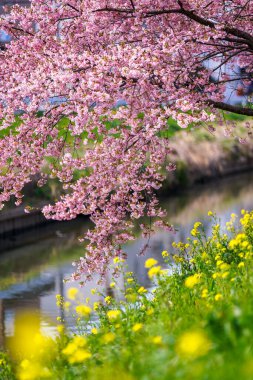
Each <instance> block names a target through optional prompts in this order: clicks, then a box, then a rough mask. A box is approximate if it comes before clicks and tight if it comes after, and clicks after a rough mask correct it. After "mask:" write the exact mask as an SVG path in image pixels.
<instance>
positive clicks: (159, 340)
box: [152, 335, 163, 346]
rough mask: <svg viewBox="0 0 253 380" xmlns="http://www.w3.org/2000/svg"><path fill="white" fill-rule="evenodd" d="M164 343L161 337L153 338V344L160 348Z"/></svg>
mask: <svg viewBox="0 0 253 380" xmlns="http://www.w3.org/2000/svg"><path fill="white" fill-rule="evenodd" d="M162 342H163V339H162V337H161V336H160V335H157V336H154V337H153V338H152V343H154V344H157V345H158V346H160V345H161V344H162Z"/></svg>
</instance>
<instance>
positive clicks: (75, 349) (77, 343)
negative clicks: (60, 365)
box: [62, 336, 91, 364]
mask: <svg viewBox="0 0 253 380" xmlns="http://www.w3.org/2000/svg"><path fill="white" fill-rule="evenodd" d="M86 344H87V339H86V338H85V337H84V336H75V337H74V338H73V340H71V341H70V342H69V343H68V344H67V346H66V347H65V348H64V349H63V350H62V353H63V355H65V356H67V359H68V362H69V363H70V364H75V363H82V362H83V361H84V360H87V359H89V358H90V357H91V353H90V352H89V351H88V350H86V349H84V347H85V346H86Z"/></svg>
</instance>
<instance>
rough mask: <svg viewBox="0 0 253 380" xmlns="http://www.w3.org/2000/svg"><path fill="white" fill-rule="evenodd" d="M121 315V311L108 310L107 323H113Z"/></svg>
mask: <svg viewBox="0 0 253 380" xmlns="http://www.w3.org/2000/svg"><path fill="white" fill-rule="evenodd" d="M120 315H121V311H120V310H109V311H108V312H107V317H108V319H109V321H111V322H113V321H115V320H117V319H118V318H119V317H120Z"/></svg>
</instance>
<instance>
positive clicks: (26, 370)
mask: <svg viewBox="0 0 253 380" xmlns="http://www.w3.org/2000/svg"><path fill="white" fill-rule="evenodd" d="M18 379H19V380H37V379H52V374H51V373H50V371H49V369H48V368H47V367H45V366H43V365H42V364H40V363H39V362H31V361H30V360H28V359H25V360H22V362H21V363H20V368H19V370H18Z"/></svg>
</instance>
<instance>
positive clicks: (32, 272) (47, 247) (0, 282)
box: [0, 173, 253, 346]
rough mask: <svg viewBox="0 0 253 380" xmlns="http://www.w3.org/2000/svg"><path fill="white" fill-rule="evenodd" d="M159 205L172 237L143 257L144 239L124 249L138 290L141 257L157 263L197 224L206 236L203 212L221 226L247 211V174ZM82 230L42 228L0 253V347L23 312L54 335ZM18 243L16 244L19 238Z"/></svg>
mask: <svg viewBox="0 0 253 380" xmlns="http://www.w3.org/2000/svg"><path fill="white" fill-rule="evenodd" d="M162 202H163V204H164V206H165V207H166V209H167V210H168V220H169V222H170V223H172V224H174V226H176V228H177V230H178V232H177V233H176V235H172V234H169V233H167V232H162V231H157V232H156V233H155V234H154V236H153V237H152V238H151V240H150V242H149V245H150V247H149V249H148V251H147V254H146V255H145V257H142V256H138V252H140V250H141V248H142V247H143V245H144V244H145V240H144V239H142V238H139V239H137V240H136V241H135V242H133V243H131V244H128V245H127V246H126V247H125V250H126V252H127V253H128V260H127V262H128V266H129V270H130V271H133V272H134V273H135V274H136V276H137V278H138V281H139V282H140V283H141V284H143V285H144V286H149V280H148V277H147V274H146V270H145V269H144V262H145V260H146V259H147V257H154V258H156V259H157V260H158V261H161V251H162V250H163V249H166V250H168V251H171V243H172V242H173V241H179V240H180V241H181V240H184V239H185V238H186V237H187V236H188V235H189V231H190V230H191V228H192V225H193V223H194V222H195V221H197V220H200V221H202V222H203V223H204V225H205V228H206V230H207V232H208V231H209V230H210V218H208V217H207V212H208V211H209V210H212V211H214V212H216V213H217V215H218V216H219V217H220V218H221V223H225V221H227V220H228V219H229V218H230V214H231V213H232V212H234V213H236V214H238V215H239V214H240V210H241V209H242V208H244V209H248V210H251V209H253V173H250V174H249V173H246V174H243V175H240V176H234V177H231V178H228V179H223V180H219V181H217V182H212V183H209V184H206V185H199V186H196V187H194V188H193V189H191V190H189V191H187V192H184V193H181V194H178V195H174V196H173V197H170V198H168V199H167V200H163V201H162ZM87 228H88V220H87V219H82V218H80V219H77V220H75V221H73V222H62V223H56V224H52V225H48V226H46V227H42V228H41V229H40V230H39V231H37V236H38V238H37V241H36V243H33V244H29V245H25V246H22V247H20V248H18V249H15V250H7V251H5V252H3V253H1V254H0V346H3V345H4V342H5V339H6V338H7V337H11V336H12V335H13V334H14V330H15V321H16V316H17V314H18V312H19V311H21V310H24V309H27V310H31V309H33V310H35V311H39V312H40V313H41V315H42V316H43V318H42V322H41V324H42V329H44V330H46V331H47V332H49V333H51V332H53V331H54V330H55V327H54V326H55V324H56V318H57V316H58V315H59V309H58V308H57V307H56V304H55V295H56V294H61V295H63V296H65V295H66V293H67V290H68V288H70V287H73V286H77V285H76V284H73V283H64V282H63V279H64V278H67V277H68V276H69V275H70V274H71V273H72V272H73V267H72V261H73V260H75V259H78V258H79V257H80V256H81V255H82V252H83V247H82V246H81V244H79V243H78V237H79V236H82V235H83V234H84V232H85V230H87ZM31 233H33V232H31ZM18 239H19V240H20V245H22V235H20V236H19V238H18ZM0 247H1V240H0ZM110 277H111V276H110V274H108V275H107V278H106V281H105V282H106V285H105V287H104V288H105V289H104V290H105V292H106V291H107V289H109V284H110V282H111V278H110ZM119 281H120V280H119ZM95 286H96V279H94V281H93V282H90V283H88V284H87V285H86V286H85V287H84V288H82V290H81V291H82V293H83V295H84V297H91V303H92V302H94V301H97V300H98V296H96V295H95V296H94V295H93V296H92V295H91V294H90V290H91V288H94V287H95ZM62 313H63V311H62Z"/></svg>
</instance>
